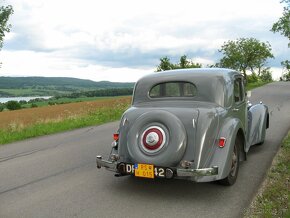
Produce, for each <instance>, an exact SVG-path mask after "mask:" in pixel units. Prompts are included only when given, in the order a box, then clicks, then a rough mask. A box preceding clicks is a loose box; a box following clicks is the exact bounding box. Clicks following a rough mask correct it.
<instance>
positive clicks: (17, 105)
mask: <svg viewBox="0 0 290 218" xmlns="http://www.w3.org/2000/svg"><path fill="white" fill-rule="evenodd" d="M6 107H7V109H9V110H19V109H21V105H20V103H19V102H18V101H8V102H7V103H6Z"/></svg>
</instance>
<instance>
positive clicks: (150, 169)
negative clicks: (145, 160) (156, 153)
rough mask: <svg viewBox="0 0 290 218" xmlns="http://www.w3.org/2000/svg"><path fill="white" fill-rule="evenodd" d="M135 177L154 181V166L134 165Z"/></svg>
mask: <svg viewBox="0 0 290 218" xmlns="http://www.w3.org/2000/svg"><path fill="white" fill-rule="evenodd" d="M134 168H135V176H137V177H143V178H150V179H154V165H152V164H134Z"/></svg>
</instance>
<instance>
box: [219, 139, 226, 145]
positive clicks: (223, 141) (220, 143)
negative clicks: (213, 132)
mask: <svg viewBox="0 0 290 218" xmlns="http://www.w3.org/2000/svg"><path fill="white" fill-rule="evenodd" d="M225 144H226V138H225V137H220V139H219V147H220V148H223V147H225Z"/></svg>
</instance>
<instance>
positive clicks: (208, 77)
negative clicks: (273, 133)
mask: <svg viewBox="0 0 290 218" xmlns="http://www.w3.org/2000/svg"><path fill="white" fill-rule="evenodd" d="M244 84H245V81H244V77H243V76H242V74H240V73H239V72H236V71H234V70H230V69H220V68H210V69H207V68H200V69H182V70H171V71H164V72H159V73H153V74H151V75H148V76H145V77H143V78H141V79H140V80H139V81H138V82H137V83H136V85H135V88H134V94H133V100H132V106H131V107H130V108H129V109H128V110H127V111H126V112H125V113H124V114H123V116H122V118H121V121H120V125H119V130H118V132H117V133H116V134H114V141H113V143H112V150H111V154H110V155H109V158H108V159H104V158H102V156H97V159H96V162H97V167H98V168H101V167H104V168H106V169H108V170H111V171H114V172H116V174H115V175H116V176H125V175H134V176H136V177H144V178H167V179H170V178H177V179H187V180H192V181H196V182H209V181H216V180H218V181H220V183H221V184H224V185H232V184H234V183H235V181H236V178H237V175H238V171H239V164H240V161H244V160H246V157H247V152H248V150H249V148H250V147H251V146H252V145H256V144H262V143H263V142H264V140H265V134H266V129H267V128H268V127H269V114H268V108H267V106H265V105H264V104H263V103H262V102H260V103H259V104H256V105H251V104H250V103H249V102H248V101H247V94H246V91H245V87H244Z"/></svg>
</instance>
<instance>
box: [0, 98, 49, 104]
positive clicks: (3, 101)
mask: <svg viewBox="0 0 290 218" xmlns="http://www.w3.org/2000/svg"><path fill="white" fill-rule="evenodd" d="M51 97H52V96H36V97H35V96H34V97H7V98H0V103H6V102H8V101H30V100H33V99H36V98H43V99H50V98H51Z"/></svg>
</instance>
